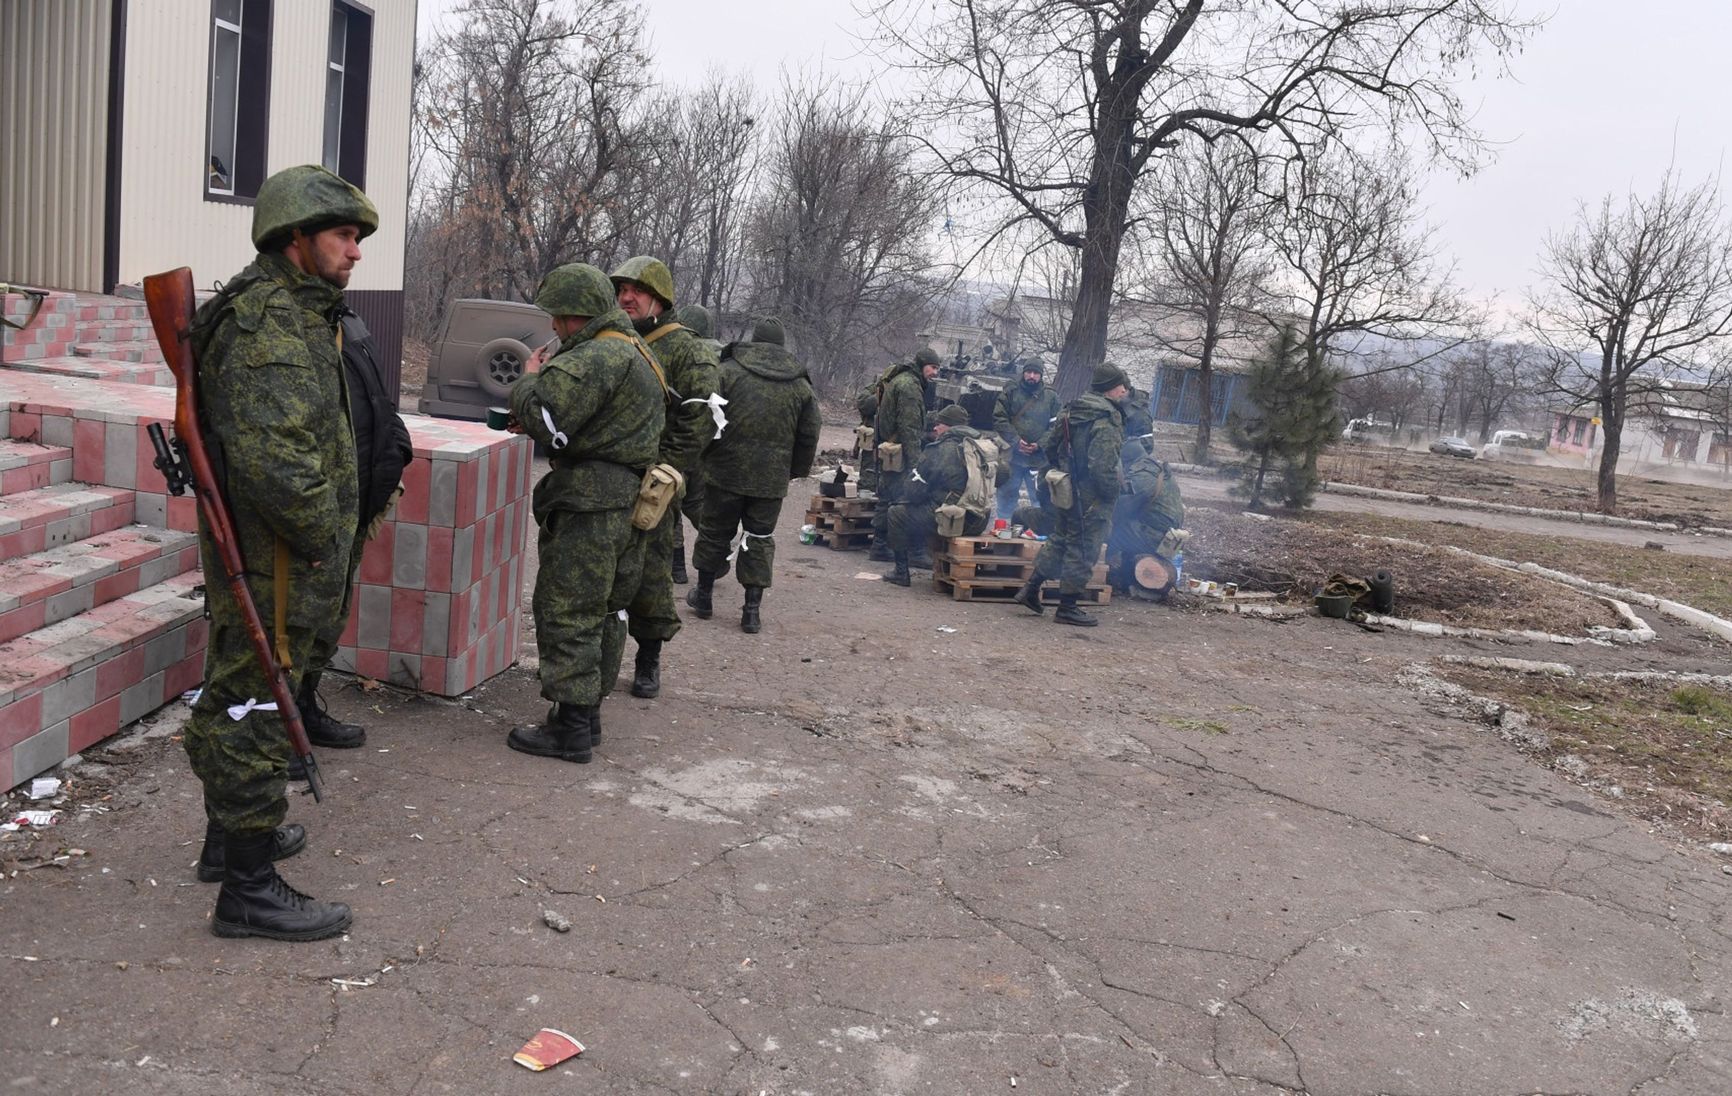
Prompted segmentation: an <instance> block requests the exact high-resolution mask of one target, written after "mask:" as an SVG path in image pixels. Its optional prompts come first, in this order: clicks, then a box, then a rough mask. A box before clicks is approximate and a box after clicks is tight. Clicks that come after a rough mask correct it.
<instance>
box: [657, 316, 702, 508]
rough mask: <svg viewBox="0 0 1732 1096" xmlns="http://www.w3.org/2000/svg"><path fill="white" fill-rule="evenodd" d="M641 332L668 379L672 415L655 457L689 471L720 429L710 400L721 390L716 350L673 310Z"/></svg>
mask: <svg viewBox="0 0 1732 1096" xmlns="http://www.w3.org/2000/svg"><path fill="white" fill-rule="evenodd" d="M639 334H641V335H642V336H643V339H644V341H645V342H646V343H648V344H649V348H650V350H651V351H652V352H653V353H654V354H655V356H656V361H658V362H660V363H661V367H662V373H663V375H664V376H665V377H666V378H667V382H668V394H667V399H668V403H667V417H666V421H665V425H664V426H663V427H662V436H661V446H660V449H659V451H658V453H657V456H656V459H657V460H659V461H661V462H662V463H664V464H671V465H673V466H674V467H675V468H678V469H679V470H680V471H681V472H684V473H687V474H690V473H691V471H692V470H693V469H695V468H696V467H697V464H698V455H699V454H701V453H702V452H703V451H704V446H706V445H708V444H709V443H710V439H711V438H712V437H714V436H715V433H716V420H715V417H714V416H712V415H711V414H710V409H709V407H708V406H707V405H706V403H705V401H707V400H708V399H709V398H710V396H711V394H712V393H714V392H715V390H716V372H717V364H716V352H715V351H714V350H712V349H711V348H710V344H709V341H708V340H707V339H700V338H698V337H697V336H696V335H694V334H692V332H691V330H690V329H689V328H686V327H683V326H681V325H680V324H679V323H678V322H676V321H675V320H674V318H673V314H672V313H671V312H667V313H664V314H663V315H661V316H659V317H657V318H656V319H655V320H652V321H650V322H649V323H647V324H645V325H643V327H642V328H640V330H639Z"/></svg>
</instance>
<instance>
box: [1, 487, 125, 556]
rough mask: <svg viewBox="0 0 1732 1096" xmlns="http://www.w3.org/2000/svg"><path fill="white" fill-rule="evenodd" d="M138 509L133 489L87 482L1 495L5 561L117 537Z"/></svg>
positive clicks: (3, 554)
mask: <svg viewBox="0 0 1732 1096" xmlns="http://www.w3.org/2000/svg"><path fill="white" fill-rule="evenodd" d="M135 507H136V500H135V495H134V492H133V491H132V490H131V489H129V488H125V487H93V486H91V485H90V484H87V483H55V484H50V485H49V486H47V487H37V488H34V489H32V490H29V491H21V492H19V493H18V494H16V495H0V561H3V560H9V559H17V558H18V557H20V556H28V555H31V554H32V553H35V552H41V551H44V550H45V549H48V548H54V547H58V546H59V545H62V544H71V543H73V542H74V541H79V540H84V539H85V538H86V537H93V536H100V535H101V534H103V533H112V532H113V531H114V530H116V529H118V528H120V527H121V526H123V525H131V524H132V520H133V513H134V509H135Z"/></svg>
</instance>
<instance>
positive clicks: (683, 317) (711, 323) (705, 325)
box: [679, 304, 716, 339]
mask: <svg viewBox="0 0 1732 1096" xmlns="http://www.w3.org/2000/svg"><path fill="white" fill-rule="evenodd" d="M679 318H680V324H681V326H683V327H686V328H689V329H690V330H691V333H692V334H694V335H696V336H697V337H698V338H700V339H709V338H714V337H715V333H716V321H715V317H713V316H711V315H710V310H709V309H707V308H705V307H704V306H703V305H701V304H682V305H680V312H679Z"/></svg>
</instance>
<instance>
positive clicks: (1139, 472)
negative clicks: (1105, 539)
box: [1113, 453, 1185, 541]
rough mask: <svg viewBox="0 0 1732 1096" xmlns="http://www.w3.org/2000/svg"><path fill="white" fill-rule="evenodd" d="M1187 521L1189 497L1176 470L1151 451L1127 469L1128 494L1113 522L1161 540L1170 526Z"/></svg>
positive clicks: (1115, 508)
mask: <svg viewBox="0 0 1732 1096" xmlns="http://www.w3.org/2000/svg"><path fill="white" fill-rule="evenodd" d="M1184 523H1185V499H1184V496H1183V495H1181V494H1180V493H1179V481H1178V479H1177V478H1175V477H1174V475H1173V472H1172V469H1170V468H1168V467H1167V465H1166V462H1164V461H1160V460H1156V459H1155V458H1154V457H1153V456H1152V455H1150V454H1147V453H1145V454H1143V455H1142V456H1140V457H1138V458H1137V459H1136V460H1135V461H1133V462H1132V463H1131V465H1130V467H1129V468H1128V469H1127V470H1126V472H1125V493H1124V494H1122V495H1120V496H1119V500H1118V503H1117V505H1116V506H1114V508H1113V525H1114V526H1115V527H1118V526H1120V525H1125V526H1127V527H1128V528H1127V529H1126V532H1132V531H1135V532H1137V533H1139V534H1140V535H1141V536H1143V537H1144V538H1145V539H1148V540H1152V541H1159V540H1160V538H1161V537H1162V536H1164V535H1165V534H1166V532H1167V530H1168V529H1177V528H1179V527H1180V526H1182V525H1184Z"/></svg>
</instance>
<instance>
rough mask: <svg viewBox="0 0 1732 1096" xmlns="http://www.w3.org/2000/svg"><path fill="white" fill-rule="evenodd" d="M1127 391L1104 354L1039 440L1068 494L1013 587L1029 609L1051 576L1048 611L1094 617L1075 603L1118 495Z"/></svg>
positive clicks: (1070, 618)
mask: <svg viewBox="0 0 1732 1096" xmlns="http://www.w3.org/2000/svg"><path fill="white" fill-rule="evenodd" d="M1129 391H1130V381H1129V379H1128V378H1126V376H1125V371H1124V370H1122V369H1120V368H1119V367H1118V366H1116V365H1114V364H1112V363H1111V362H1104V363H1102V364H1101V365H1098V366H1096V367H1095V370H1094V376H1093V379H1092V380H1091V382H1090V384H1089V391H1088V392H1087V393H1085V394H1083V395H1081V396H1078V397H1077V398H1076V399H1074V400H1072V401H1071V402H1070V405H1069V406H1068V407H1066V408H1065V409H1064V411H1063V412H1062V413H1061V414H1060V415H1059V419H1058V422H1057V423H1055V424H1054V425H1053V428H1052V429H1051V430H1050V431H1048V432H1047V435H1046V439H1045V440H1044V441H1043V442H1042V443H1041V447H1042V448H1043V449H1044V450H1045V451H1046V461H1047V465H1048V467H1051V468H1057V469H1059V470H1061V471H1065V472H1069V473H1070V477H1071V491H1072V494H1073V495H1074V496H1075V497H1074V498H1073V499H1072V504H1071V505H1070V506H1067V507H1061V506H1058V505H1057V504H1056V503H1055V504H1054V505H1053V507H1052V508H1053V509H1054V510H1056V511H1057V512H1058V528H1057V529H1056V530H1054V532H1053V533H1052V535H1051V536H1050V537H1048V538H1047V542H1046V543H1045V544H1044V545H1042V546H1041V549H1040V555H1038V556H1036V557H1035V560H1034V574H1033V575H1032V576H1031V577H1030V578H1029V580H1028V582H1026V583H1025V584H1024V585H1023V587H1022V589H1020V590H1018V591H1017V592H1016V598H1015V600H1016V601H1017V602H1018V603H1020V604H1021V605H1023V606H1024V607H1026V608H1028V609H1029V610H1031V611H1032V612H1035V613H1039V612H1042V611H1043V610H1042V608H1041V604H1040V587H1041V584H1042V583H1043V582H1047V581H1050V580H1051V579H1054V578H1056V579H1058V580H1059V585H1058V595H1059V608H1058V612H1057V613H1054V614H1053V619H1054V620H1056V621H1058V622H1059V623H1060V624H1075V625H1079V626H1081V627H1084V628H1092V627H1094V626H1095V625H1096V624H1097V623H1099V622H1098V621H1097V620H1095V618H1094V617H1092V616H1090V615H1089V614H1087V613H1085V612H1083V611H1082V610H1081V609H1079V608H1077V604H1076V603H1077V599H1078V598H1079V597H1080V596H1081V595H1082V592H1083V590H1084V588H1085V587H1087V586H1088V581H1089V575H1090V573H1091V572H1093V570H1094V566H1095V560H1096V559H1098V558H1099V557H1100V552H1101V545H1102V544H1104V543H1106V539H1107V533H1108V531H1109V530H1110V528H1111V526H1112V517H1113V504H1114V503H1115V502H1116V501H1117V500H1118V497H1119V450H1120V449H1121V448H1123V446H1124V442H1125V417H1124V411H1123V410H1122V408H1121V406H1120V405H1121V404H1122V403H1123V402H1124V399H1125V396H1126V395H1127V393H1129Z"/></svg>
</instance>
